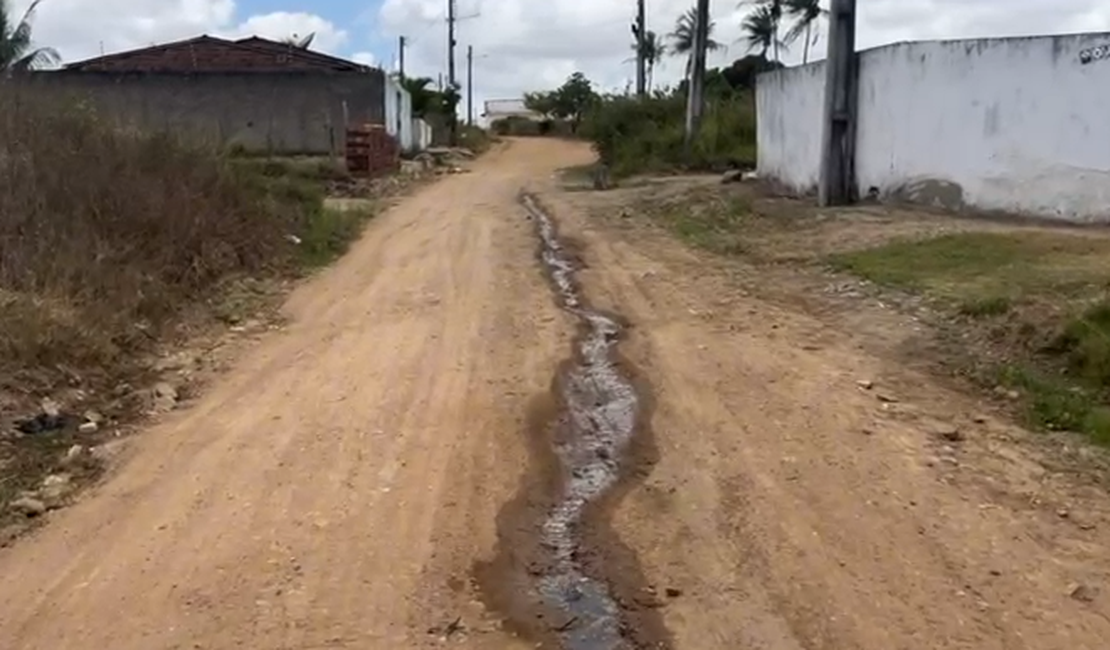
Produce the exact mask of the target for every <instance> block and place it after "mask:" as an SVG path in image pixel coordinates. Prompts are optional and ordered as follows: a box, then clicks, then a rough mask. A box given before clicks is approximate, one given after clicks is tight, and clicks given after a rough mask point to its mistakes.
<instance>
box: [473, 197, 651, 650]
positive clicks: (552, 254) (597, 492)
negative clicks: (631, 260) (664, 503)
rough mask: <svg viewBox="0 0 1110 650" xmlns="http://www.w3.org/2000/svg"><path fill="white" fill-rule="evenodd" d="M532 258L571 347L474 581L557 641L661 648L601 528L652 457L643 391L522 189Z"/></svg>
mask: <svg viewBox="0 0 1110 650" xmlns="http://www.w3.org/2000/svg"><path fill="white" fill-rule="evenodd" d="M521 203H522V205H523V206H524V209H525V211H526V214H527V216H528V218H529V219H531V220H532V221H533V222H534V223H535V224H536V230H537V233H538V235H539V238H540V255H539V257H540V261H541V263H542V266H543V269H544V272H545V274H546V276H547V278H548V280H549V281H550V284H551V286H552V289H553V291H554V294H555V300H556V302H557V304H558V305H559V306H560V307H561V308H562V309H563V310H565V311H566V312H568V313H570V314H571V315H573V316H574V317H575V318H576V320H577V321H578V328H579V329H578V335H577V336H576V337H575V339H574V343H573V347H574V350H573V356H572V358H571V359H568V360H567V361H566V362H564V363H563V365H562V366H561V368H560V369H559V371H558V372H557V374H556V377H555V379H554V381H553V384H552V390H551V394H550V395H548V396H545V398H544V399H541V400H538V401H537V404H536V407H535V408H534V409H533V413H532V414H531V418H530V420H531V422H530V425H529V427H528V432H527V433H528V435H529V440H530V443H531V446H532V452H533V457H534V459H535V465H536V467H534V468H532V471H530V472H529V478H528V479H527V484H526V485H525V486H524V487H523V488H522V491H521V494H520V495H519V497H518V498H517V499H516V500H515V501H514V502H513V503H510V504H509V505H507V506H506V507H505V509H504V510H503V512H502V514H501V517H500V518H499V531H500V537H501V541H500V549H499V556H498V558H497V559H496V560H495V561H494V562H493V563H492V564H490V565H483V566H479V568H478V572H477V575H478V580H479V584H480V586H481V587H482V590H483V592H484V593H485V594H486V597H487V600H488V601H489V604H490V605H491V606H493V607H495V608H496V609H498V610H500V611H502V612H503V613H505V614H506V615H507V616H508V618H509V621H508V622H509V624H510V626H511V627H515V628H517V629H518V630H520V631H521V632H522V633H524V634H527V635H529V636H534V637H536V638H538V639H540V640H541V641H542V642H543V646H544V647H552V648H556V647H557V648H562V649H563V650H635V649H639V648H666V647H669V645H670V644H669V643H667V642H666V640H665V639H666V636H667V635H666V633H665V630H664V628H663V626H662V622H661V617H659V616H658V613H657V612H656V609H657V608H658V607H659V606H660V603H659V602H657V600H656V597H655V595H654V592H653V591H652V590H651V589H650V588H648V587H647V586H646V585H644V584H643V581H642V579H640V576H639V571H638V568H637V566H636V561H635V558H634V557H633V556H632V555H631V554H630V553H629V552H628V551H627V549H624V548H622V547H621V546H620V544H619V542H618V541H617V540H615V539H614V538H613V537H614V536H613V534H612V531H611V530H609V529H608V514H607V510H608V509H609V507H610V506H611V505H612V504H613V503H614V502H615V500H616V499H617V498H619V493H620V491H621V490H620V488H621V487H627V484H628V483H629V482H630V481H632V480H635V479H636V478H637V477H638V476H640V475H642V474H643V471H642V470H643V468H644V466H645V465H646V464H650V462H651V458H650V457H651V455H652V454H651V453H650V452H651V451H652V450H651V449H650V440H647V439H637V438H638V437H640V438H648V437H649V432H648V431H647V426H646V420H647V418H646V410H647V408H648V404H647V402H648V401H649V395H647V394H646V393H647V392H648V391H647V390H646V386H645V385H644V383H643V382H642V381H639V380H638V379H637V378H636V377H635V374H634V372H633V371H632V370H631V368H630V367H629V365H628V364H627V363H626V362H623V360H621V359H620V358H619V355H618V353H617V350H616V347H617V343H618V341H619V340H620V337H621V335H622V332H623V331H624V327H625V326H624V325H623V324H622V322H621V320H620V318H619V317H618V316H615V315H612V314H607V313H604V312H602V311H600V310H597V309H593V308H591V307H590V306H589V305H588V303H587V302H586V300H585V299H584V298H583V296H582V292H581V289H580V288H579V286H578V284H577V282H576V281H575V272H576V270H577V269H578V268H580V265H581V262H580V261H579V260H578V258H577V255H575V254H574V253H573V252H572V250H571V247H570V246H569V245H568V243H567V242H565V241H564V240H562V239H560V237H559V234H558V231H557V227H556V224H555V221H554V219H553V218H552V217H551V216H550V215H549V214H548V213H547V212H546V211H545V210H544V209H543V207H542V206H541V205H540V204H539V203H538V202H537V200H536V199H535V198H534V197H532V196H530V195H523V196H522V197H521Z"/></svg>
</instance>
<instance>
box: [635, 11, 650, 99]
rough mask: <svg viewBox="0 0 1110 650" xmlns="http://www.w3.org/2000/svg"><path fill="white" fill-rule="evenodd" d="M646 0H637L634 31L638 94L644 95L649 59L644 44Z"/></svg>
mask: <svg viewBox="0 0 1110 650" xmlns="http://www.w3.org/2000/svg"><path fill="white" fill-rule="evenodd" d="M644 2H645V0H636V28H635V29H633V30H632V33H633V34H635V36H636V95H638V96H639V97H643V96H644V95H646V94H647V60H646V59H645V58H644V54H645V52H644V46H645V44H646V43H647V31H646V30H647V15H646V14H647V11H646V9H645V8H644Z"/></svg>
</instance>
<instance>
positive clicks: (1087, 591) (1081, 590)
mask: <svg viewBox="0 0 1110 650" xmlns="http://www.w3.org/2000/svg"><path fill="white" fill-rule="evenodd" d="M1098 593H1099V592H1098V588H1097V587H1092V586H1090V585H1074V586H1072V587H1071V588H1070V589H1069V590H1068V595H1069V596H1071V597H1072V599H1073V600H1078V601H1079V602H1081V603H1093V602H1094V601H1095V598H1098Z"/></svg>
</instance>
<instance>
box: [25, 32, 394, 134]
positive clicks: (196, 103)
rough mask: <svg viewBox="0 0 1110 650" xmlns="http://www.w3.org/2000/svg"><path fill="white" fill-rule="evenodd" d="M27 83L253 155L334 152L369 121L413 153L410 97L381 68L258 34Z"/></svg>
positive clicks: (81, 67)
mask: <svg viewBox="0 0 1110 650" xmlns="http://www.w3.org/2000/svg"><path fill="white" fill-rule="evenodd" d="M29 83H30V85H31V86H37V87H38V88H39V89H42V90H45V91H50V92H58V93H61V94H68V95H74V96H77V98H79V99H85V100H88V101H89V102H90V103H91V104H92V105H93V106H95V107H96V108H97V109H99V110H101V111H103V112H104V113H105V114H107V115H109V116H111V117H114V118H116V119H118V120H119V121H120V122H121V123H124V124H126V125H129V126H135V127H139V128H145V129H154V130H174V131H179V132H181V131H185V132H190V133H191V134H193V135H196V136H199V137H202V138H205V139H208V140H214V141H216V142H220V143H224V144H227V145H230V146H236V147H240V148H242V149H244V150H247V151H252V152H271V153H286V154H315V155H319V154H337V153H339V152H340V151H342V149H343V142H344V137H345V132H346V129H347V127H348V126H349V125H361V124H367V123H372V124H382V125H384V126H385V128H386V130H387V131H388V132H389V134H390V135H392V136H394V137H395V138H398V140H399V141H400V145H401V147H402V148H413V147H414V142H413V140H414V128H412V114H411V100H410V98H409V97H408V93H407V92H406V91H404V89H403V88H401V87H400V85H399V84H397V83H396V82H395V81H393V80H391V79H388V78H387V76H386V74H385V73H384V72H383V71H382V70H381V69H379V68H375V67H371V66H366V65H362V64H360V63H356V62H354V61H348V60H346V59H342V58H339V57H335V56H330V55H327V54H323V53H320V52H314V51H312V50H308V49H305V48H301V47H298V46H296V45H292V44H288V43H280V42H277V41H272V40H268V39H265V38H260V37H257V36H253V37H250V38H243V39H239V40H229V39H224V38H218V37H214V36H199V37H197V38H191V39H188V40H183V41H177V42H173V43H166V44H162V45H154V46H151V47H146V48H142V49H137V50H130V51H127V52H119V53H115V54H108V55H105V56H98V57H96V58H92V59H88V60H85V61H78V62H76V63H71V64H69V65H67V66H65V67H64V68H63V69H61V70H56V71H44V72H37V73H35V74H34V75H31V80H30V82H29ZM406 138H408V141H406Z"/></svg>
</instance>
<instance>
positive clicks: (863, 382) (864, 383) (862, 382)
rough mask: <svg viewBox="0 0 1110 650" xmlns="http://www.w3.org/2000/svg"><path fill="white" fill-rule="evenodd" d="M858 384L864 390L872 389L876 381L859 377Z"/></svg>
mask: <svg viewBox="0 0 1110 650" xmlns="http://www.w3.org/2000/svg"><path fill="white" fill-rule="evenodd" d="M856 386H859V387H860V388H862V389H863V390H871V389H872V388H873V387H874V386H875V383H874V382H872V381H871V380H870V379H859V380H857V381H856Z"/></svg>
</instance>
